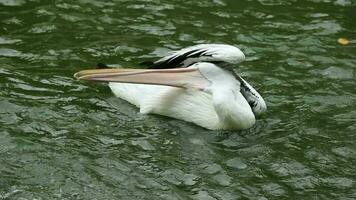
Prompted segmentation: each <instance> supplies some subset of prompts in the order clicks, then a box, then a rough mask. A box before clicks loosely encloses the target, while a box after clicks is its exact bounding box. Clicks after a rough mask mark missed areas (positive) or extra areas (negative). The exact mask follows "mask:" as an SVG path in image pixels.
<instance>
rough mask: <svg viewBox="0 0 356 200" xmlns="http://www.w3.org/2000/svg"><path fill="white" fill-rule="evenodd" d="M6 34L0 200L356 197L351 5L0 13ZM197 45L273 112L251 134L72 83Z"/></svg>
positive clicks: (33, 3)
mask: <svg viewBox="0 0 356 200" xmlns="http://www.w3.org/2000/svg"><path fill="white" fill-rule="evenodd" d="M0 23H1V26H0V199H201V200H203V199H204V200H205V199H208V200H209V199H219V200H222V199H224V200H229V199H260V200H265V199H343V200H346V199H355V198H356V186H355V185H356V183H355V177H356V175H355V174H356V167H355V166H356V161H355V158H356V144H355V142H356V124H355V123H356V110H355V109H356V81H355V77H356V60H355V58H356V41H355V36H356V34H355V33H356V24H355V23H356V3H355V1H352V0H300V1H297V0H289V1H284V0H258V1H252V0H239V1H236V0H207V1H179V0H169V1H168V0H140V1H130V0H127V1H125V0H109V1H98V0H78V1H69V0H56V1H44V0H0ZM339 37H346V38H348V39H349V40H350V44H349V45H346V46H342V45H340V44H338V43H337V39H338V38H339ZM200 43H227V44H232V45H236V46H238V47H240V48H241V49H242V50H243V51H244V52H245V54H246V55H247V61H246V62H244V63H243V64H242V65H241V66H240V67H239V68H237V70H238V71H239V72H240V73H241V74H242V75H243V76H244V77H245V78H246V79H247V80H248V81H249V82H251V83H252V84H253V85H254V86H255V87H256V88H257V89H258V90H259V91H260V93H261V94H262V95H263V96H264V98H265V100H266V101H267V104H268V108H269V110H268V113H267V114H266V115H265V116H263V117H262V119H260V120H258V121H257V124H256V126H255V127H253V128H252V129H250V130H247V131H207V130H205V129H203V128H200V127H197V126H195V125H192V124H190V123H186V122H183V121H179V120H175V119H171V118H167V117H161V116H154V115H153V116H152V115H148V116H146V115H141V114H139V113H138V109H137V108H135V107H134V106H132V105H130V104H128V103H127V102H125V101H123V100H120V99H117V98H115V97H114V96H113V94H112V93H111V92H110V90H109V88H108V87H107V86H106V85H103V84H93V83H87V82H79V81H76V80H74V79H73V78H72V75H73V73H74V72H76V71H79V70H83V69H87V68H91V67H92V66H94V65H95V64H96V63H98V62H106V63H117V64H118V65H121V66H125V67H138V65H137V63H139V62H141V61H145V60H150V59H156V58H158V57H160V56H162V55H165V54H166V53H167V52H168V51H169V50H176V49H180V48H182V47H185V46H190V45H193V44H200Z"/></svg>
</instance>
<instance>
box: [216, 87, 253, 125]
mask: <svg viewBox="0 0 356 200" xmlns="http://www.w3.org/2000/svg"><path fill="white" fill-rule="evenodd" d="M213 102H214V108H215V111H216V113H217V115H218V118H219V121H220V124H221V125H222V126H223V127H224V128H227V129H246V128H250V127H251V126H252V125H253V124H254V123H255V116H254V114H253V112H252V110H251V107H250V106H249V104H248V102H247V101H246V100H245V98H244V96H243V95H242V94H241V93H240V92H239V90H237V89H236V88H229V87H226V88H217V89H216V90H214V91H213Z"/></svg>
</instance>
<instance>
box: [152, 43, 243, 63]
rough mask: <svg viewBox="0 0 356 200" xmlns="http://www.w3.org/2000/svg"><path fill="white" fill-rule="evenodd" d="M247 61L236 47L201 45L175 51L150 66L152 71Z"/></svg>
mask: <svg viewBox="0 0 356 200" xmlns="http://www.w3.org/2000/svg"><path fill="white" fill-rule="evenodd" d="M244 59H245V56H244V55H243V53H242V52H241V51H240V50H239V49H238V48H236V47H234V46H231V45H225V44H199V45H195V46H191V47H187V48H184V49H181V50H179V51H175V52H173V53H172V54H170V55H168V56H165V57H163V58H161V59H159V60H157V61H155V62H153V63H151V65H149V66H148V67H149V68H151V69H163V68H176V67H188V66H190V65H192V64H194V63H196V62H227V63H239V62H242V61H243V60H244Z"/></svg>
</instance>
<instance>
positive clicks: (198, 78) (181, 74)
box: [74, 67, 211, 90]
mask: <svg viewBox="0 0 356 200" xmlns="http://www.w3.org/2000/svg"><path fill="white" fill-rule="evenodd" d="M74 77H75V78H77V79H80V80H91V81H105V82H120V83H137V84H151V85H167V86H173V87H180V88H195V89H199V90H204V89H205V88H207V87H208V86H209V85H210V84H211V82H210V81H209V80H208V79H206V78H205V77H204V76H203V75H202V74H201V73H200V71H199V69H198V68H197V67H190V68H174V69H125V68H115V69H92V70H83V71H80V72H77V73H75V74H74Z"/></svg>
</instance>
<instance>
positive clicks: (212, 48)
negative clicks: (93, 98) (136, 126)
mask: <svg viewBox="0 0 356 200" xmlns="http://www.w3.org/2000/svg"><path fill="white" fill-rule="evenodd" d="M244 60H245V55H244V54H243V52H242V51H241V50H240V49H239V48H237V47H235V46H231V45H226V44H200V45H195V46H191V47H187V48H184V49H181V50H179V51H176V52H172V53H171V54H169V55H167V56H165V57H163V58H161V59H159V60H157V61H155V62H151V63H149V62H146V63H145V64H149V65H150V66H149V67H148V69H129V68H111V69H92V70H83V71H80V72H77V73H75V74H74V77H75V78H77V79H80V80H90V81H104V82H109V87H110V88H111V90H112V91H113V93H114V94H115V95H116V96H117V97H119V98H121V99H124V100H126V101H128V102H130V103H131V104H134V105H135V106H137V107H138V108H139V109H140V112H141V113H144V114H148V113H153V114H159V115H164V116H168V117H172V118H176V119H180V120H184V121H188V122H192V123H194V124H197V125H199V126H202V127H204V128H207V129H211V130H221V129H230V130H231V129H234V130H241V129H248V128H250V127H252V126H253V125H254V124H255V121H256V118H255V117H256V116H259V115H261V114H262V113H264V112H265V111H266V109H267V107H266V103H265V101H264V100H263V98H262V96H261V95H260V94H259V93H258V92H257V91H256V90H255V89H254V88H253V87H252V86H251V85H250V84H249V83H247V81H245V80H244V79H243V78H242V77H241V76H240V75H239V74H237V73H235V72H234V71H233V66H234V65H236V64H239V63H241V62H242V61H244Z"/></svg>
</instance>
